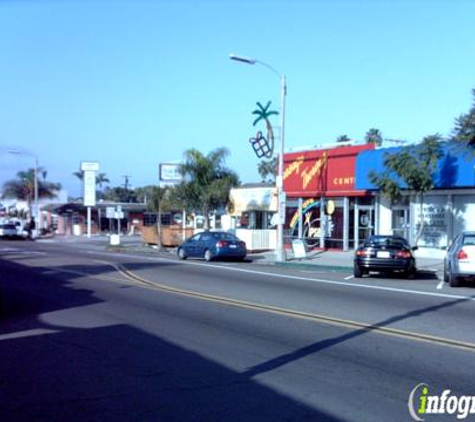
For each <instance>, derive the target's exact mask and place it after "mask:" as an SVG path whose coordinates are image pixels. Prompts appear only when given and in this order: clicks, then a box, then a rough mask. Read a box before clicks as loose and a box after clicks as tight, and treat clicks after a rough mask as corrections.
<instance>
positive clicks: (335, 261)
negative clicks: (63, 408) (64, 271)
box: [37, 236, 444, 272]
mask: <svg viewBox="0 0 475 422" xmlns="http://www.w3.org/2000/svg"><path fill="white" fill-rule="evenodd" d="M37 241H39V242H46V243H75V244H77V245H81V247H86V248H94V249H96V250H99V249H102V250H105V249H107V248H108V247H109V246H110V238H109V237H108V236H92V237H91V238H87V237H86V236H78V237H76V236H74V237H72V236H71V237H54V238H50V239H37ZM111 248H114V247H111ZM120 248H123V249H124V251H126V252H133V253H138V254H140V253H144V254H157V255H158V254H160V255H165V256H170V255H176V248H163V249H162V251H158V250H157V249H156V248H154V247H153V246H150V245H145V244H143V243H142V239H141V238H140V237H138V236H122V237H121V246H120ZM415 255H416V265H417V268H418V270H419V271H430V272H442V270H443V264H444V260H443V258H440V257H427V256H421V255H422V254H421V255H419V256H418V252H416V253H415ZM353 257H354V251H338V250H318V251H310V252H308V253H307V256H306V258H302V259H300V258H295V257H294V253H293V251H292V249H286V260H285V261H284V262H276V260H275V252H274V251H268V252H259V253H249V254H248V259H249V261H251V262H252V263H253V264H258V265H277V266H296V267H301V268H305V267H307V268H310V269H312V268H313V269H316V268H319V267H320V268H321V269H325V270H335V271H352V268H353Z"/></svg>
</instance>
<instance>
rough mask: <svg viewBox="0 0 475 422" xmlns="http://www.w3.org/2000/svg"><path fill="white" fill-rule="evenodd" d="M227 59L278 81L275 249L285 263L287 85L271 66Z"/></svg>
mask: <svg viewBox="0 0 475 422" xmlns="http://www.w3.org/2000/svg"><path fill="white" fill-rule="evenodd" d="M229 58H230V59H231V60H235V61H238V62H241V63H246V64H252V65H254V64H260V65H262V66H264V67H267V69H269V70H270V71H271V72H273V73H274V74H276V75H277V76H278V77H279V79H280V152H279V165H278V170H277V178H276V185H277V215H278V221H277V247H276V261H285V252H284V221H285V192H284V183H283V182H284V178H283V174H284V139H285V138H284V133H285V132H284V127H285V97H286V95H287V84H286V80H285V75H282V74H281V73H280V72H278V71H277V70H276V69H274V68H273V67H272V66H270V65H268V64H267V63H264V62H262V61H260V60H257V59H251V58H249V57H243V56H237V55H235V54H230V55H229Z"/></svg>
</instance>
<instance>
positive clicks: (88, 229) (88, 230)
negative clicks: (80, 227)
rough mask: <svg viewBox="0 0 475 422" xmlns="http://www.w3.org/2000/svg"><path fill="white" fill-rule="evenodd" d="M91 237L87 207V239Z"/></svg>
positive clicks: (88, 208) (89, 216) (89, 211)
mask: <svg viewBox="0 0 475 422" xmlns="http://www.w3.org/2000/svg"><path fill="white" fill-rule="evenodd" d="M90 237H91V207H87V238H88V239H89V238H90Z"/></svg>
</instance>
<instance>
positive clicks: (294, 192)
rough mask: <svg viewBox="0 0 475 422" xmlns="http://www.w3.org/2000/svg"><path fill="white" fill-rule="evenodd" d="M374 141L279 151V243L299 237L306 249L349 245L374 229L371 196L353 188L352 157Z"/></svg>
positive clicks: (366, 148) (354, 180) (364, 191)
mask: <svg viewBox="0 0 475 422" xmlns="http://www.w3.org/2000/svg"><path fill="white" fill-rule="evenodd" d="M372 149H374V145H373V144H366V145H357V146H341V147H336V148H332V149H325V150H311V151H301V152H292V153H287V154H285V155H284V175H283V179H284V191H285V193H286V196H287V201H286V205H287V206H286V225H285V231H284V242H285V243H286V244H289V243H291V241H292V240H294V239H302V240H303V241H304V242H305V243H306V245H307V246H308V247H310V248H336V249H343V250H348V249H351V248H354V247H355V245H357V244H358V243H359V241H360V240H362V239H364V238H366V237H368V236H370V235H371V234H373V233H374V222H375V219H376V208H375V201H374V200H375V197H374V195H373V194H372V193H371V192H368V191H367V190H366V189H357V188H356V187H355V182H356V176H355V163H356V157H357V155H358V154H359V153H360V152H362V151H366V150H372Z"/></svg>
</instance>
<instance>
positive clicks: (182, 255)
mask: <svg viewBox="0 0 475 422" xmlns="http://www.w3.org/2000/svg"><path fill="white" fill-rule="evenodd" d="M178 258H179V259H186V258H188V257H187V256H186V252H185V251H184V250H183V249H182V248H179V249H178Z"/></svg>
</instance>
